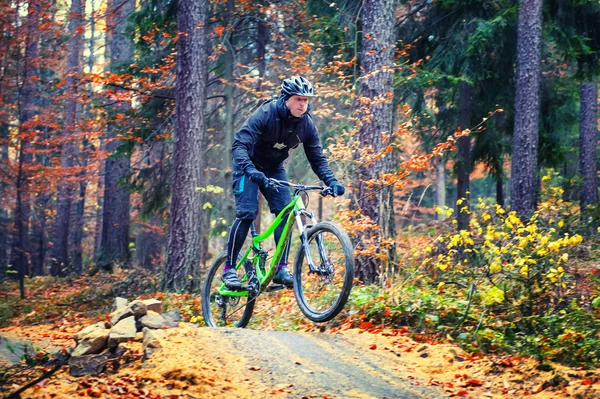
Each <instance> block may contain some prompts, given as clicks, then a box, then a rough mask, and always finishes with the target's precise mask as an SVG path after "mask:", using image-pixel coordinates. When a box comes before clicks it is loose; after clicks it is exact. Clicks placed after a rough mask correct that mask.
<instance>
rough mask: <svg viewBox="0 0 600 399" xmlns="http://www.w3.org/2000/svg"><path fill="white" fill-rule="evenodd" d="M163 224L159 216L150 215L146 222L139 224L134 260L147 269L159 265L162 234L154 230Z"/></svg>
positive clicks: (162, 240)
mask: <svg viewBox="0 0 600 399" xmlns="http://www.w3.org/2000/svg"><path fill="white" fill-rule="evenodd" d="M162 225H163V222H162V220H161V218H160V217H158V216H152V217H151V218H150V220H149V221H148V222H147V224H139V225H138V228H139V231H138V235H137V237H136V243H135V255H136V260H137V262H138V264H139V265H140V266H142V267H143V268H144V269H147V270H157V269H158V267H159V266H160V259H161V255H162V249H163V247H164V245H165V239H164V238H165V237H164V234H162V233H159V232H157V231H156V230H157V229H158V228H160V227H161V226H162Z"/></svg>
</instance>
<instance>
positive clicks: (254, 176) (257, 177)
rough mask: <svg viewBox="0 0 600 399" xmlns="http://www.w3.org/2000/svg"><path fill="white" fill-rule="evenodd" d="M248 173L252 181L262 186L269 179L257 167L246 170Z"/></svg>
mask: <svg viewBox="0 0 600 399" xmlns="http://www.w3.org/2000/svg"><path fill="white" fill-rule="evenodd" d="M246 174H247V175H248V178H249V179H250V181H251V182H252V183H256V184H258V185H259V186H261V187H262V186H264V185H266V184H267V181H268V179H267V176H265V174H264V173H263V172H259V171H258V170H256V169H255V170H253V171H248V172H246Z"/></svg>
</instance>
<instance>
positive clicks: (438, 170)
mask: <svg viewBox="0 0 600 399" xmlns="http://www.w3.org/2000/svg"><path fill="white" fill-rule="evenodd" d="M435 204H436V205H437V206H438V207H439V208H441V209H443V208H444V207H445V206H446V165H445V164H444V160H443V159H436V160H435ZM435 218H436V219H437V220H442V221H443V220H446V214H445V213H444V212H442V213H436V216H435Z"/></svg>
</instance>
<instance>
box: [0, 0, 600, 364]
mask: <svg viewBox="0 0 600 399" xmlns="http://www.w3.org/2000/svg"><path fill="white" fill-rule="evenodd" d="M0 7H1V9H0V25H1V31H2V36H1V37H0V48H2V49H3V50H2V60H1V66H0V98H1V102H0V171H1V172H0V193H1V196H2V199H3V201H2V203H1V204H0V273H1V274H2V275H3V276H4V278H5V279H6V281H10V280H12V279H14V281H17V282H18V284H19V287H20V299H17V298H13V299H11V300H10V301H9V300H7V301H5V302H3V304H1V305H0V307H1V315H0V318H1V319H2V320H4V322H8V321H9V320H10V319H11V318H14V317H18V316H19V315H25V314H27V313H28V312H29V311H30V310H31V308H30V307H31V304H30V303H29V304H28V303H27V302H26V301H27V300H26V297H27V290H26V286H27V285H28V284H30V285H31V284H36V281H37V282H38V284H39V281H44V280H41V279H39V277H40V276H52V279H51V280H45V281H51V282H52V283H53V284H61V282H65V281H66V282H68V281H70V280H69V279H72V278H73V276H77V275H91V276H93V275H95V274H98V273H99V272H100V273H104V272H115V271H118V270H123V269H124V270H128V271H129V272H130V273H145V272H144V270H146V271H150V273H149V274H144V275H145V276H148V275H150V276H154V279H153V280H152V284H154V285H152V284H150V286H152V287H153V289H154V290H160V291H174V292H178V293H182V292H186V291H189V292H197V291H198V289H199V287H200V282H201V279H202V275H203V273H204V271H205V270H206V267H207V264H208V262H210V259H211V257H212V256H213V255H215V254H216V253H217V252H218V251H220V250H221V249H222V248H223V247H224V245H225V239H226V234H227V229H228V227H229V225H230V223H231V221H232V220H233V218H234V211H233V209H234V207H233V205H234V204H233V196H232V194H231V184H230V182H231V159H230V153H229V149H230V147H231V143H232V139H233V134H234V133H235V131H236V129H237V128H239V127H240V126H241V124H242V123H243V121H244V120H245V118H246V117H247V116H248V115H249V114H250V113H251V112H252V111H253V110H254V109H255V108H256V107H257V106H258V105H259V104H260V103H261V101H263V100H264V99H268V98H272V97H273V96H274V95H276V94H277V93H278V87H279V84H280V83H281V80H282V79H283V78H285V77H288V76H290V75H297V74H299V75H303V76H305V77H306V78H308V79H309V80H310V81H311V82H313V84H314V85H315V87H316V91H317V93H318V98H317V99H316V100H315V101H314V102H313V103H312V104H311V106H312V111H311V113H312V115H313V116H314V117H315V119H316V122H317V126H318V128H319V131H320V136H321V140H322V142H323V145H324V148H325V152H326V155H327V156H328V158H329V159H330V162H331V164H332V167H333V168H334V170H335V172H336V174H337V176H338V178H339V179H340V181H341V182H342V183H343V184H345V185H346V186H347V187H348V188H349V189H348V190H347V192H348V194H347V195H346V196H345V197H344V198H341V199H336V200H335V201H334V202H332V201H326V200H325V201H324V200H322V199H320V198H314V199H313V201H315V202H316V204H317V205H316V207H317V209H316V213H317V214H318V215H319V217H323V215H325V216H326V217H329V216H331V217H333V218H334V219H335V220H336V221H337V222H338V223H340V224H341V225H342V226H343V227H344V228H345V229H346V230H347V231H348V232H349V233H351V236H352V239H353V242H354V244H355V253H356V256H357V259H356V260H357V267H358V269H357V277H358V281H357V285H356V287H355V289H354V290H353V293H352V297H351V303H350V306H349V309H350V310H349V311H348V312H347V313H346V316H347V318H346V319H345V321H344V322H345V323H350V324H359V323H373V324H378V323H385V324H388V325H389V324H392V325H410V326H412V327H413V328H414V331H416V332H419V333H421V332H427V333H430V334H431V336H434V337H446V336H447V337H451V338H452V339H454V340H457V341H458V342H460V343H462V344H463V345H464V346H465V347H467V348H470V349H473V350H475V351H483V352H489V351H502V350H506V351H513V350H515V349H516V350H517V351H521V352H523V353H527V354H533V355H535V356H537V357H538V358H539V359H540V361H541V362H544V361H545V360H549V359H550V360H560V361H563V362H567V363H572V364H577V365H581V364H584V365H595V364H596V363H597V361H598V358H599V356H600V354H599V353H598V351H599V350H600V349H598V348H600V346H598V340H599V339H600V338H599V335H598V334H599V333H600V324H599V322H598V315H597V308H598V306H599V305H600V296H598V291H597V289H598V283H599V280H598V278H597V277H596V273H597V271H598V259H599V248H598V244H599V230H598V229H599V226H600V208H599V206H598V156H597V152H598V76H599V75H598V74H599V72H600V64H599V62H600V61H599V58H600V57H599V56H600V24H599V23H598V21H600V4H599V3H598V1H595V0H557V1H542V0H527V1H519V2H517V1H511V0H497V1H475V0H472V1H466V0H465V1H461V0H439V1H432V0H424V1H392V0H374V1H354V0H351V1H343V2H339V3H337V2H325V1H313V0H305V1H302V0H290V1H278V2H269V1H259V2H251V1H245V0H244V1H241V0H238V1H235V0H228V1H226V2H216V1H215V2H206V1H193V0H181V1H179V2H175V1H168V0H155V1H139V2H137V3H136V2H134V1H131V0H125V1H123V0H108V1H102V2H101V1H89V0H88V1H84V0H72V1H71V2H66V1H56V0H31V1H25V0H23V1H20V0H14V1H3V2H2V3H1V5H0ZM288 170H289V177H290V180H292V181H296V182H301V183H314V182H315V179H316V177H315V176H314V175H313V174H312V171H311V170H310V167H309V165H308V164H307V162H306V160H305V157H304V156H303V154H302V152H301V151H300V152H298V151H296V152H294V153H293V154H292V157H291V158H290V161H289V163H288ZM313 203H314V202H313ZM268 218H269V216H268V215H267V212H266V209H263V216H262V217H261V218H260V220H259V221H258V224H259V226H263V227H264V226H266V224H267V222H268V220H269V219H268ZM176 232H177V234H175V233H176ZM181 235H183V237H186V240H180V239H178V237H180V236H181ZM140 269H144V270H140ZM89 278H90V279H91V278H92V277H89ZM150 279H151V278H150ZM7 287H8V285H7ZM7 298H8V297H7ZM11 298H12V297H11ZM186 309H187V311H188V313H187V315H186V317H187V318H188V319H190V320H196V318H195V316H196V313H194V312H195V311H196V310H197V309H196V308H194V306H193V304H192V305H189V306H188V307H187V308H186Z"/></svg>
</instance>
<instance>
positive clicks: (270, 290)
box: [267, 284, 285, 292]
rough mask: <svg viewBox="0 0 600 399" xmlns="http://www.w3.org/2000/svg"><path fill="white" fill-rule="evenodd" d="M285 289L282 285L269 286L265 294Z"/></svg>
mask: <svg viewBox="0 0 600 399" xmlns="http://www.w3.org/2000/svg"><path fill="white" fill-rule="evenodd" d="M283 289H285V285H283V284H275V285H270V286H268V287H267V292H275V291H281V290H283Z"/></svg>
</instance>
